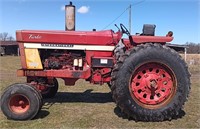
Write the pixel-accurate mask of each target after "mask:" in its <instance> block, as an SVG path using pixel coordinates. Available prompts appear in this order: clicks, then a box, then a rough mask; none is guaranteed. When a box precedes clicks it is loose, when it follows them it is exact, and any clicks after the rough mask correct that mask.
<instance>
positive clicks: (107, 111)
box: [0, 56, 200, 129]
mask: <svg viewBox="0 0 200 129" xmlns="http://www.w3.org/2000/svg"><path fill="white" fill-rule="evenodd" d="M188 58H189V57H188ZM0 61H1V65H0V71H1V74H0V75H1V77H0V82H1V83H0V91H1V93H2V91H3V89H4V88H5V87H7V86H8V85H10V84H12V83H16V82H24V81H25V78H17V77H16V76H15V73H16V69H17V68H20V62H19V57H12V56H8V57H0ZM189 66H190V65H189ZM195 66H196V65H195ZM197 70H198V68H197ZM192 72H193V71H192ZM199 79H200V74H199V73H197V71H195V74H193V75H192V77H191V80H192V90H191V94H190V98H189V101H188V102H187V103H186V105H185V108H184V111H185V115H184V116H183V117H182V118H179V119H177V120H172V121H164V122H135V121H132V120H128V119H126V118H124V115H123V114H122V113H121V112H120V111H119V109H118V108H117V107H116V105H115V103H114V102H112V98H111V94H110V90H109V88H108V87H107V86H106V85H103V86H96V85H91V84H89V83H87V82H84V81H83V80H80V81H78V82H77V83H76V85H75V86H74V87H66V86H64V83H63V81H62V80H59V84H60V87H59V92H58V94H57V95H56V97H55V98H53V99H48V100H46V101H45V104H44V106H43V108H42V110H41V112H40V113H39V114H38V115H37V117H36V118H35V119H34V120H29V121H22V122H20V121H12V120H7V119H6V117H5V116H4V115H3V114H2V112H1V111H0V128H17V129H19V128H200V110H199V108H200V102H199V97H200V96H199V92H200V83H199Z"/></svg>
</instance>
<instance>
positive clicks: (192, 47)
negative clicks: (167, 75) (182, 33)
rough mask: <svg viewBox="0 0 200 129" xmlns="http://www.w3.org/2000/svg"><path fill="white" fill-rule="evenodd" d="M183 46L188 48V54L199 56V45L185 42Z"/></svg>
mask: <svg viewBox="0 0 200 129" xmlns="http://www.w3.org/2000/svg"><path fill="white" fill-rule="evenodd" d="M185 45H186V46H187V47H188V48H187V53H188V54H200V43H192V42H187V43H186V44H185Z"/></svg>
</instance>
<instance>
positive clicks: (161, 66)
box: [1, 24, 190, 121]
mask: <svg viewBox="0 0 200 129" xmlns="http://www.w3.org/2000/svg"><path fill="white" fill-rule="evenodd" d="M118 29H119V28H118ZM124 33H125V34H127V35H128V37H129V39H123V38H122V35H123V34H124ZM154 33H155V25H149V24H146V25H144V26H143V33H141V34H137V35H133V36H132V35H130V33H129V31H128V30H127V29H126V27H125V26H124V25H123V24H120V29H119V31H117V32H114V31H112V30H105V31H32V30H20V31H17V32H16V37H17V42H18V43H19V49H20V55H21V56H20V59H21V65H22V68H21V69H19V70H18V71H17V75H18V76H26V77H27V82H26V83H24V84H18V83H17V84H13V85H11V86H9V87H8V88H6V89H5V91H4V93H3V94H2V96H1V110H2V112H3V113H4V115H5V116H6V117H7V118H9V119H13V120H27V119H32V118H33V117H35V116H36V114H37V113H38V112H39V111H40V109H41V107H42V99H43V98H49V97H54V96H55V95H56V93H57V90H58V81H57V80H56V78H61V79H63V80H64V82H65V85H74V84H75V82H76V81H77V80H78V79H85V80H86V81H89V82H90V83H93V84H100V85H102V84H104V83H107V84H108V85H109V87H110V89H111V93H112V97H113V100H114V101H115V102H116V104H117V106H119V108H120V109H121V111H122V112H124V113H125V114H126V115H127V116H128V117H130V118H133V119H134V120H136V121H163V120H170V119H173V118H174V117H177V116H178V115H179V114H180V110H181V109H182V108H183V105H184V103H185V101H186V100H187V98H188V94H189V91H190V74H189V72H188V68H187V65H186V63H185V62H184V60H183V59H181V57H180V55H179V54H178V53H177V52H176V51H174V50H172V49H170V48H169V47H167V46H166V43H167V42H170V41H172V40H173V37H172V35H173V33H172V32H169V33H168V34H167V35H166V36H154Z"/></svg>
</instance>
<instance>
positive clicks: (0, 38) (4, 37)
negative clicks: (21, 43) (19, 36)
mask: <svg viewBox="0 0 200 129" xmlns="http://www.w3.org/2000/svg"><path fill="white" fill-rule="evenodd" d="M13 40H14V38H13V37H12V36H10V35H9V34H8V33H7V32H3V33H0V41H13Z"/></svg>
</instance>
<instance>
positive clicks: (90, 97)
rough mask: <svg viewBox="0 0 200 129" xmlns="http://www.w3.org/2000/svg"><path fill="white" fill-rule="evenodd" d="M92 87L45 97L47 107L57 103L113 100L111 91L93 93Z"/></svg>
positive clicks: (106, 101) (105, 101)
mask: <svg viewBox="0 0 200 129" xmlns="http://www.w3.org/2000/svg"><path fill="white" fill-rule="evenodd" d="M92 91H93V90H92V89H88V90H86V91H85V92H58V93H57V94H56V96H55V97H54V98H49V99H44V107H43V108H45V109H49V108H50V107H51V106H52V105H53V104H55V103H77V102H83V103H109V102H113V100H112V95H111V93H92Z"/></svg>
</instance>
